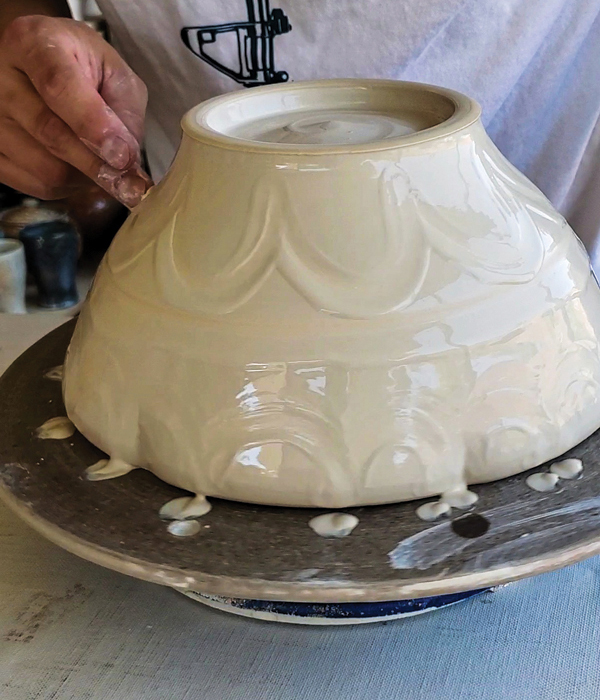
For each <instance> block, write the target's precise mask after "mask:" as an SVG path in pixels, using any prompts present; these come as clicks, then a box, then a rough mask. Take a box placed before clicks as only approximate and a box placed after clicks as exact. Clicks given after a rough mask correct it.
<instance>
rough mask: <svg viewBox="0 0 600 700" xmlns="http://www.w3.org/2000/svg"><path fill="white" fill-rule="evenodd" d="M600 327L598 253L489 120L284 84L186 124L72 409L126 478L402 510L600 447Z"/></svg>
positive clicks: (83, 333) (395, 92)
mask: <svg viewBox="0 0 600 700" xmlns="http://www.w3.org/2000/svg"><path fill="white" fill-rule="evenodd" d="M599 329H600V290H599V288H598V285H597V283H596V281H595V279H594V278H593V276H592V275H591V271H590V265H589V261H588V258H587V255H586V253H585V251H584V249H583V247H582V245H581V244H580V242H579V240H578V239H577V237H576V236H575V234H574V233H573V231H572V230H571V229H570V228H569V227H568V225H567V224H566V222H565V221H564V219H563V218H562V217H561V216H560V215H559V214H557V213H556V212H555V211H554V210H553V208H552V206H551V205H550V203H549V202H548V200H547V199H546V198H545V197H544V196H543V195H542V194H541V193H540V191H539V190H537V189H536V188H535V187H534V186H533V185H532V184H531V183H530V182H529V181H528V180H527V179H526V178H525V177H524V176H523V175H521V174H520V173H519V172H518V171H517V170H515V168H514V167H512V166H511V165H510V164H509V163H508V162H507V160H506V159H505V158H504V157H503V156H502V155H501V154H500V152H499V151H498V150H497V148H496V147H495V146H494V144H493V143H492V142H491V140H490V139H489V138H488V136H487V135H486V133H485V131H484V129H483V127H482V124H481V122H480V110H479V107H478V106H477V104H476V103H475V102H473V101H472V100H470V99H468V98H467V97H465V96H463V95H461V94H458V93H455V92H452V91H450V90H445V89H441V88H437V87H433V86H428V85H420V84H416V83H403V82H395V81H375V80H344V81H320V82H312V83H295V84H289V85H285V86H280V85H276V86H271V87H266V88H256V89H252V90H249V91H244V92H236V93H233V94H229V95H226V96H224V97H219V98H216V99H214V100H210V101H208V102H206V103H204V104H203V105H200V106H199V107H197V108H195V109H193V110H191V111H190V112H189V113H188V114H187V115H186V116H185V118H184V120H183V139H182V142H181V147H180V149H179V152H178V154H177V156H176V158H175V161H174V163H173V165H172V167H171V169H170V171H169V173H168V174H167V176H166V177H165V178H164V180H163V181H162V182H161V183H160V184H159V185H158V186H156V187H155V188H154V189H153V190H152V191H151V192H150V193H149V195H148V196H147V197H146V199H145V200H144V201H143V202H142V203H141V204H140V205H139V207H137V209H135V210H134V212H133V213H132V215H131V216H130V218H129V219H128V221H127V222H126V223H125V225H124V226H123V228H122V230H121V231H120V232H119V234H118V235H117V237H116V239H115V240H114V242H113V244H112V246H111V248H110V250H109V252H108V254H107V256H106V257H105V259H104V261H103V263H102V265H101V268H100V270H99V272H98V274H97V276H96V279H95V282H94V285H93V288H92V290H91V293H90V295H89V297H88V299H87V301H86V303H85V306H84V308H83V310H82V312H81V315H80V318H79V321H78V324H77V328H76V331H75V335H74V337H73V340H72V342H71V345H70V348H69V351H68V354H67V359H66V364H65V377H64V389H63V390H64V397H65V403H66V407H67V412H68V415H69V417H70V418H71V420H72V421H73V422H74V423H75V425H76V426H77V428H79V430H80V431H81V432H82V433H83V434H84V435H85V436H86V437H87V438H88V439H89V440H91V441H92V442H93V443H94V444H96V445H97V446H98V447H100V448H101V449H102V450H104V451H105V452H107V453H108V455H110V457H111V458H112V459H113V461H115V463H118V464H126V465H129V466H133V467H141V468H145V469H149V470H151V471H152V472H154V473H155V474H156V475H157V476H159V477H160V478H161V479H164V480H165V481H167V482H169V483H171V484H175V485H177V486H180V487H182V488H184V489H187V490H189V491H191V492H193V493H195V494H199V495H207V496H218V497H222V498H227V499H234V500H240V501H247V502H254V503H261V504H275V505H285V506H319V507H327V508H339V507H344V506H351V505H359V504H377V503H386V502H395V501H403V500H409V499H415V498H422V497H426V496H430V495H433V494H439V493H443V492H446V491H448V490H451V489H455V488H461V487H464V486H465V485H466V484H472V483H477V482H487V481H491V480H494V479H500V478H502V477H506V476H509V475H511V474H515V473H517V472H520V471H523V470H526V469H528V468H531V467H533V466H536V465H538V464H541V463H542V462H545V461H546V460H549V459H552V458H554V457H556V456H558V455H560V454H562V453H563V452H565V451H566V450H567V449H569V448H571V447H572V446H574V445H575V444H577V443H578V442H580V441H581V440H583V439H584V438H585V437H587V436H588V435H590V434H591V433H592V432H593V431H594V430H595V429H596V428H597V427H598V426H599V425H600V401H599V390H600V384H599V382H600V349H599V346H598V340H597V334H598V330H599ZM116 460H118V462H116Z"/></svg>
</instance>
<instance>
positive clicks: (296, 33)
mask: <svg viewBox="0 0 600 700" xmlns="http://www.w3.org/2000/svg"><path fill="white" fill-rule="evenodd" d="M98 4H99V5H100V7H101V9H102V11H103V13H104V15H105V17H106V19H107V20H108V24H109V27H110V31H111V37H112V40H113V43H114V45H115V46H116V47H117V49H118V50H119V51H120V52H121V54H122V55H123V56H124V58H125V59H126V60H127V61H128V63H129V64H130V65H131V66H132V68H133V69H134V70H135V71H136V72H137V73H138V75H139V76H140V77H141V78H142V79H143V80H144V81H145V82H146V84H147V85H148V89H149V97H150V100H149V108H148V121H147V137H148V153H149V159H150V165H151V169H152V174H153V176H154V177H155V178H160V177H161V176H162V174H163V173H164V171H165V170H166V168H167V167H168V165H169V163H170V162H171V160H172V158H173V155H174V153H175V150H176V148H177V145H178V143H179V138H180V127H179V121H180V119H181V117H182V115H183V114H184V113H185V112H186V111H187V110H188V109H189V108H191V107H193V106H194V105H196V104H198V103H199V102H201V101H202V100H204V99H206V98H208V97H212V96H214V95H217V94H220V93H223V92H227V91H230V90H235V89H238V88H242V89H243V88H244V87H251V86H253V85H259V84H265V83H269V82H277V81H283V80H286V79H287V80H307V79H315V78H326V77H385V78H397V79H404V80H417V81H421V82H429V83H435V84H438V85H443V86H446V87H450V88H454V89H456V90H459V91H461V92H464V93H466V94H468V95H469V96H471V97H473V98H475V99H476V100H478V101H479V102H480V103H481V105H482V107H483V121H484V124H485V126H486V128H487V130H488V133H489V134H490V136H491V137H492V138H493V139H494V141H495V142H496V144H497V145H498V147H499V148H500V149H501V150H502V151H503V153H504V154H505V155H506V156H507V157H508V158H509V160H511V161H512V162H513V163H514V164H515V165H516V166H517V167H518V168H519V169H520V170H522V171H523V172H524V173H525V174H526V175H527V176H528V177H529V178H531V179H532V180H533V181H534V182H535V183H536V184H537V185H538V187H540V189H542V191H543V192H544V193H545V194H546V195H547V196H548V197H549V198H550V199H551V200H552V202H553V203H554V204H555V206H556V207H558V209H559V210H560V211H561V212H562V213H563V214H564V215H565V216H566V217H567V218H568V219H569V220H570V222H571V224H572V225H573V227H574V228H575V230H576V231H577V233H578V234H579V235H580V237H581V238H582V239H583V240H584V242H585V243H586V245H587V246H588V248H589V249H590V251H591V253H592V257H593V259H594V262H595V263H598V267H600V245H598V249H597V250H596V248H595V245H596V241H597V240H598V239H599V238H600V237H599V236H598V233H599V232H600V0H271V1H270V2H269V0H168V1H167V0H163V1H162V2H158V1H157V0H154V1H153V0H98Z"/></svg>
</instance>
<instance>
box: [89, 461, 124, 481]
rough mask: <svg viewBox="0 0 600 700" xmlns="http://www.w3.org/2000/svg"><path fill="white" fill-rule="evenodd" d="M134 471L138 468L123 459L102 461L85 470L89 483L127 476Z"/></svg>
mask: <svg viewBox="0 0 600 700" xmlns="http://www.w3.org/2000/svg"><path fill="white" fill-rule="evenodd" d="M134 469H136V467H134V466H133V465H131V464H129V462H124V461H123V460H122V459H117V458H113V459H101V460H99V461H98V462H96V463H95V464H92V466H91V467H88V468H87V469H86V470H85V476H86V478H87V480H88V481H104V480H106V479H116V478H117V477H119V476H125V474H129V472H130V471H133V470H134Z"/></svg>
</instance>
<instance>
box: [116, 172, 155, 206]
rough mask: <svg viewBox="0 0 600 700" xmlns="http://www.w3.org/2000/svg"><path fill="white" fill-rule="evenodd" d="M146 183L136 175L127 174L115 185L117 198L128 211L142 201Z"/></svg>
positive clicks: (146, 186)
mask: <svg viewBox="0 0 600 700" xmlns="http://www.w3.org/2000/svg"><path fill="white" fill-rule="evenodd" d="M147 189H148V183H147V182H146V181H145V180H143V179H142V178H141V177H138V176H137V175H133V174H131V173H127V174H126V175H124V176H123V177H122V178H121V179H120V180H119V181H118V182H117V183H116V191H117V198H118V199H119V200H120V201H121V202H123V204H125V205H126V206H128V207H129V208H130V209H131V208H132V207H135V206H136V205H137V204H139V203H140V202H141V200H142V197H143V196H144V194H146V190H147Z"/></svg>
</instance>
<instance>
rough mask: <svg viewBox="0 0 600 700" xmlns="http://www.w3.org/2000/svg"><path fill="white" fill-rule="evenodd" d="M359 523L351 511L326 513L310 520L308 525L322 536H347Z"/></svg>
mask: <svg viewBox="0 0 600 700" xmlns="http://www.w3.org/2000/svg"><path fill="white" fill-rule="evenodd" d="M358 523H359V520H358V518H357V517H356V516H355V515H350V513H324V514H323V515H317V517H316V518H312V519H311V520H309V522H308V525H309V527H310V528H312V529H313V530H314V531H315V532H316V533H317V535H321V537H347V536H348V535H349V534H350V533H351V532H352V530H354V528H355V527H356V526H357V525H358Z"/></svg>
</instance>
